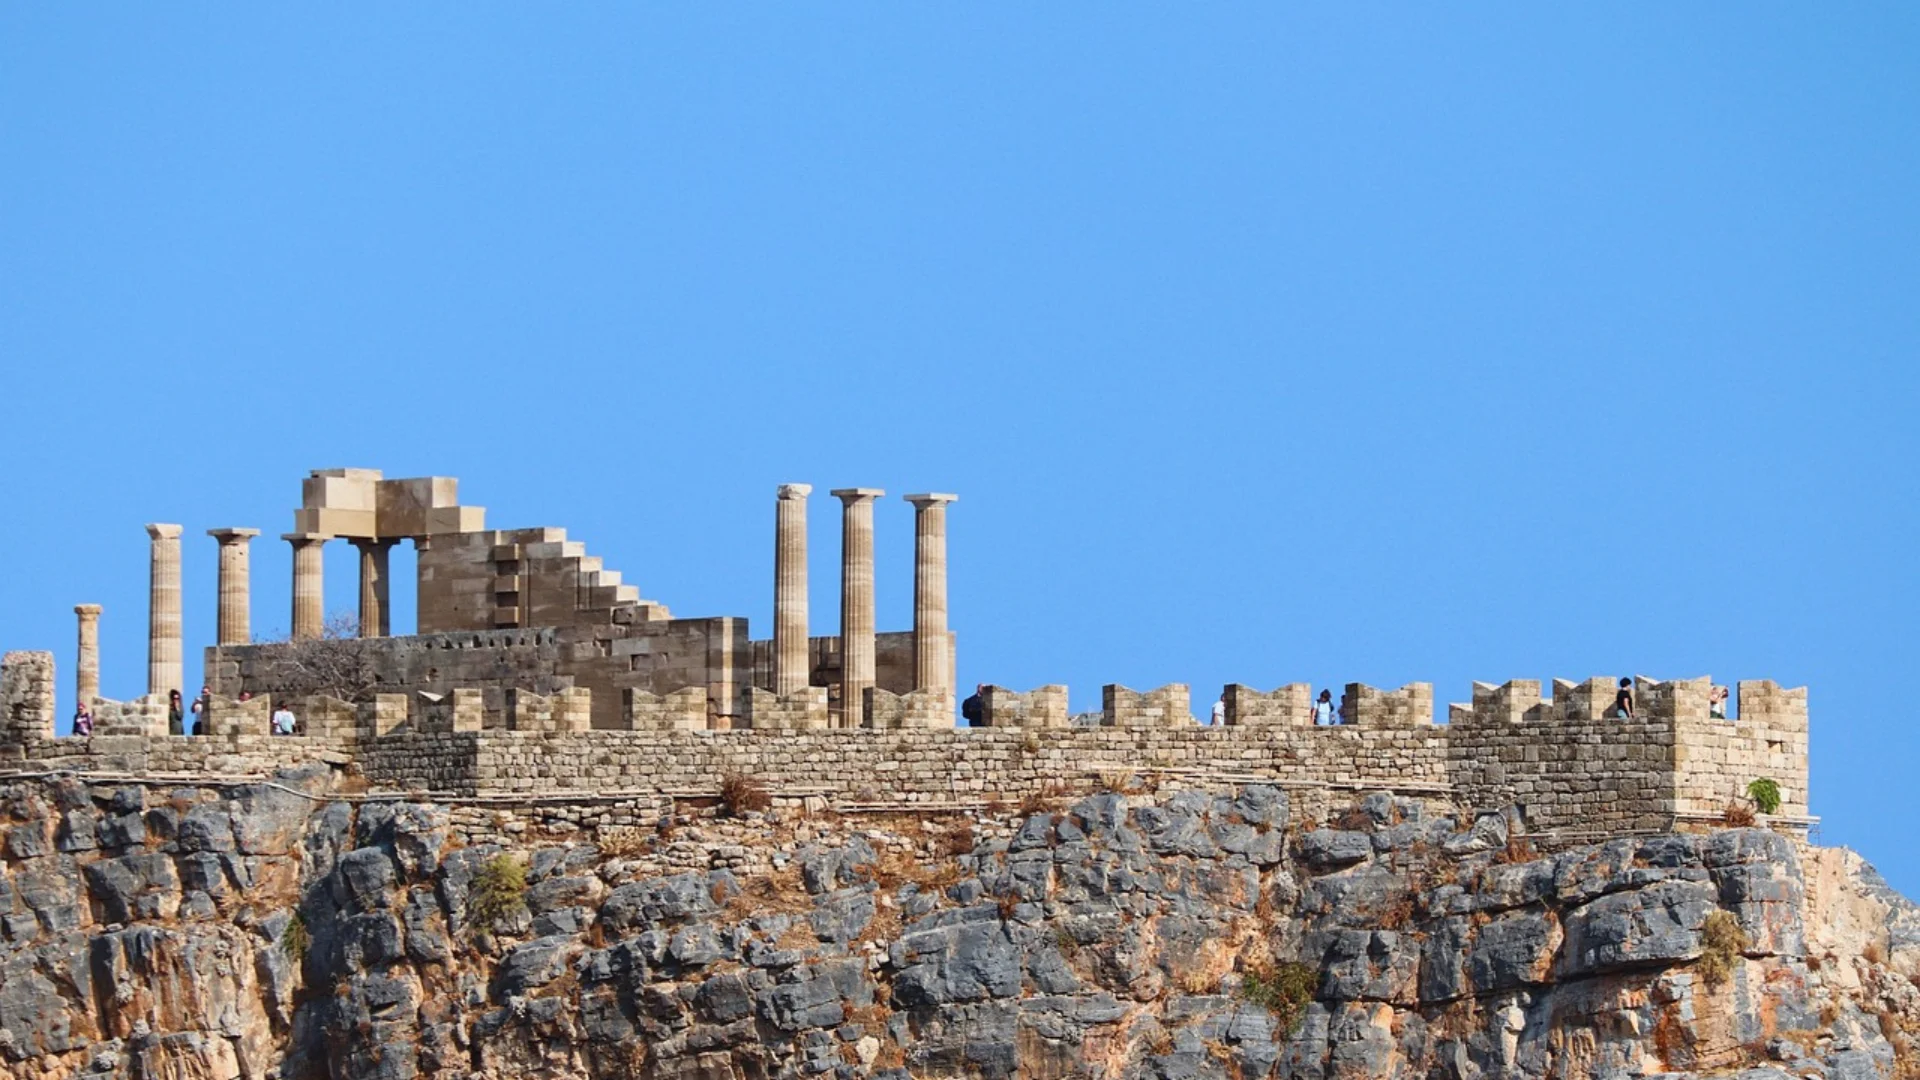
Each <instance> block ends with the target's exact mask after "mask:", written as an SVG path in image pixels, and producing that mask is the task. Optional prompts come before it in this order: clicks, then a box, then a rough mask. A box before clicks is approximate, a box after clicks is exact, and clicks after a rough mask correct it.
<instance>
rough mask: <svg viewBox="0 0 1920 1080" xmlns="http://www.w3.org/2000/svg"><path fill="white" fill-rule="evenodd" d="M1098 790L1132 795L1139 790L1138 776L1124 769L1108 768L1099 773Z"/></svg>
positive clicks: (1113, 793)
mask: <svg viewBox="0 0 1920 1080" xmlns="http://www.w3.org/2000/svg"><path fill="white" fill-rule="evenodd" d="M1100 790H1101V791H1104V792H1107V793H1109V794H1112V795H1132V794H1134V793H1135V792H1137V791H1139V790H1140V778H1139V777H1137V776H1135V775H1134V774H1133V773H1132V772H1130V771H1128V770H1126V769H1109V770H1106V771H1103V772H1102V773H1101V774H1100Z"/></svg>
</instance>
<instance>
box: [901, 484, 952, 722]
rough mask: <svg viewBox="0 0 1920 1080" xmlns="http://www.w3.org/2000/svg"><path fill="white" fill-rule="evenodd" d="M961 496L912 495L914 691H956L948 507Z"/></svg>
mask: <svg viewBox="0 0 1920 1080" xmlns="http://www.w3.org/2000/svg"><path fill="white" fill-rule="evenodd" d="M959 497H960V496H958V495H938V494H927V495H908V496H906V500H907V501H908V502H910V503H912V504H913V509H914V514H913V688H914V689H915V690H949V691H950V690H952V689H953V687H952V686H951V685H949V683H950V682H951V681H952V680H951V679H950V678H949V675H948V672H949V670H950V669H951V668H952V665H953V660H952V658H951V657H949V656H948V655H947V504H948V503H950V502H953V501H954V500H956V499H958V498H959Z"/></svg>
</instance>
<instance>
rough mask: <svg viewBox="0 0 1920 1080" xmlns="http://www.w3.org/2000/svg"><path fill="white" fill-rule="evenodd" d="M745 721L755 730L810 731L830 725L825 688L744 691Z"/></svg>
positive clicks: (756, 688) (757, 688)
mask: <svg viewBox="0 0 1920 1080" xmlns="http://www.w3.org/2000/svg"><path fill="white" fill-rule="evenodd" d="M747 722H748V723H750V724H752V725H753V727H754V729H755V730H757V731H811V730H815V729H820V728H825V727H828V726H829V718H828V714H827V688H826V687H824V686H803V687H801V688H800V689H798V690H795V691H794V692H793V693H791V694H776V693H773V692H772V691H770V690H762V689H760V688H759V687H754V688H753V689H751V690H749V691H747Z"/></svg>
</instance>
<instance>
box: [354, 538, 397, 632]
mask: <svg viewBox="0 0 1920 1080" xmlns="http://www.w3.org/2000/svg"><path fill="white" fill-rule="evenodd" d="M397 542H398V541H394V540H355V541H353V546H354V547H355V548H356V549H357V550H358V551H359V552H360V636H361V637H363V638H375V637H386V636H387V631H388V629H389V615H388V612H387V586H388V584H389V582H388V580H387V554H388V553H389V552H391V551H392V550H393V545H394V544H395V543H397Z"/></svg>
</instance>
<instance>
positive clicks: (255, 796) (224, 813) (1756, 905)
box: [0, 767, 1920, 1080]
mask: <svg viewBox="0 0 1920 1080" xmlns="http://www.w3.org/2000/svg"><path fill="white" fill-rule="evenodd" d="M0 813H4V816H5V823H4V825H0V830H3V831H4V845H3V847H4V857H5V866H6V872H5V879H4V883H0V937H4V944H0V1073H3V1074H4V1075H6V1076H9V1077H69V1076H126V1077H151V1078H166V1080H236V1078H247V1080H256V1078H264V1077H285V1078H308V1077H312V1078H319V1077H332V1078H340V1080H348V1078H351V1080H375V1078H380V1080H400V1078H406V1077H433V1078H454V1077H460V1078H468V1077H487V1078H506V1077H515V1078H536V1077H553V1078H562V1077H567V1078H572V1077H594V1078H614V1077H619V1078H626V1077H655V1076H661V1077H666V1076H673V1077H698V1078H703V1080H704V1078H713V1080H733V1078H742V1080H760V1078H764V1077H774V1076H796V1075H799V1076H813V1075H820V1076H825V1075H829V1074H832V1075H836V1076H840V1077H855V1076H885V1077H892V1078H904V1077H908V1076H912V1077H935V1076H938V1077H946V1076H967V1077H1000V1076H1013V1075H1020V1076H1028V1077H1077V1076H1088V1077H1092V1076H1107V1077H1117V1076H1155V1077H1167V1078H1175V1077H1221V1078H1234V1080H1247V1078H1251V1077H1258V1076H1283V1077H1296V1078H1303V1080H1304V1078H1312V1080H1322V1078H1327V1080H1331V1078H1342V1077H1433V1078H1446V1080H1468V1078H1476V1077H1587V1076H1630V1075H1651V1074H1658V1073H1663V1072H1682V1071H1684V1072H1691V1073H1696V1074H1717V1073H1738V1072H1742V1071H1746V1073H1747V1075H1749V1076H1751V1077H1753V1078H1755V1080H1758V1078H1760V1077H1775V1076H1780V1077H1785V1076H1793V1077H1806V1076H1823V1077H1832V1078H1849V1080H1852V1078H1867V1077H1883V1076H1888V1077H1890V1076H1896V1075H1911V1074H1912V1073H1911V1070H1912V1069H1913V1065H1912V1061H1913V1057H1912V1055H1913V1053H1914V1051H1913V1050H1912V1049H1910V1047H1913V1046H1914V1045H1916V1044H1915V1043H1914V1041H1913V1040H1914V1038H1915V1036H1914V1035H1913V1034H1912V1033H1913V1032H1916V1031H1920V989H1916V987H1915V984H1914V982H1913V981H1912V979H1911V978H1910V977H1911V976H1913V975H1914V974H1915V973H1916V972H1920V913H1916V911H1915V909H1914V907H1913V905H1911V904H1909V903H1908V902H1907V901H1905V900H1904V899H1902V898H1901V897H1899V896H1897V895H1895V894H1894V893H1892V892H1891V891H1890V890H1888V889H1887V888H1886V887H1885V885H1884V884H1883V883H1881V882H1880V881H1879V879H1878V878H1877V876H1875V875H1874V874H1873V872H1872V871H1871V869H1870V868H1868V867H1866V866H1865V865H1864V864H1863V863H1861V862H1860V860H1859V859H1858V858H1857V857H1856V856H1853V855H1852V854H1851V853H1849V852H1845V851H1840V850H1832V849H1819V848H1810V847H1806V846H1804V845H1799V844H1796V843H1794V842H1792V841H1790V840H1789V839H1787V838H1785V837H1783V836H1781V835H1777V834H1775V833H1773V832H1769V831H1766V830H1763V829H1751V828H1749V829H1730V830H1725V831H1718V832H1711V833H1701V834H1678V835H1659V836H1642V837H1633V838H1623V839H1618V840H1614V841H1611V842H1608V843H1603V844H1599V845H1595V846H1589V847H1580V848H1574V849H1569V850H1563V851H1559V852H1554V853H1551V854H1544V853H1536V852H1534V851H1533V850H1532V849H1531V848H1530V847H1529V845H1528V843H1527V841H1526V840H1525V838H1523V837H1519V836H1511V835H1509V829H1508V824H1507V818H1506V816H1504V815H1502V814H1499V813H1487V814H1478V815H1456V814H1452V813H1448V812H1445V810H1444V808H1437V807H1433V806H1428V805H1423V804H1420V803H1417V802H1412V801H1408V800H1402V799H1395V798H1392V797H1390V796H1386V795H1373V796H1369V797H1366V798H1365V799H1363V800H1362V801H1360V802H1359V803H1358V804H1357V805H1355V806H1354V807H1353V809H1352V810H1351V811H1349V812H1347V813H1345V814H1344V815H1342V816H1341V817H1340V818H1339V820H1337V821H1334V822H1315V821H1309V820H1299V819H1298V815H1295V814H1292V813H1290V808H1289V799H1288V798H1287V796H1286V794H1285V793H1284V792H1282V791H1281V790H1279V789H1277V788H1273V787H1264V786H1257V785H1255V786H1246V787H1241V788H1238V789H1235V790H1232V791H1227V792H1212V793H1209V792H1201V791H1182V792H1169V791H1162V792H1159V793H1154V794H1145V793H1140V794H1120V793H1110V794H1101V795H1095V796H1091V797H1085V798H1079V799H1076V800H1065V799H1063V800H1060V801H1058V802H1057V803H1053V804H1049V803H1047V802H1045V801H1044V800H1040V799H1034V800H1030V802H1029V803H1028V804H1027V805H1025V806H1022V807H1020V808H1017V809H1014V808H1007V809H1004V810H993V809H989V810H983V811H978V812H974V813H969V814H949V815H945V816H937V815H936V816H930V815H925V814H922V815H916V816H912V817H908V816H904V815H902V816H890V815H884V814H866V815H846V816H836V815H832V814H826V813H814V814H807V813H805V812H803V810H802V809H800V808H791V809H780V810H775V811H770V812H765V813H761V812H744V813H741V814H739V815H730V814H727V813H725V812H724V811H723V810H722V809H721V808H717V807H716V808H705V809H697V810H695V809H688V808H686V807H682V808H680V810H679V811H678V812H672V811H668V812H666V813H663V814H655V815H634V816H632V817H631V818H630V819H629V820H628V823H624V824H623V823H621V821H620V820H619V818H616V817H610V816H609V815H607V814H606V813H604V812H597V813H596V812H593V811H592V810H591V809H590V808H589V809H587V810H583V811H582V812H581V813H579V814H577V815H572V816H569V817H567V818H566V819H565V820H563V821H562V822H561V823H560V824H558V825H554V824H553V819H552V817H551V816H549V817H547V818H545V819H542V820H545V821H547V822H548V826H547V827H542V826H539V825H537V824H536V825H533V826H530V825H529V824H528V820H529V819H528V818H526V816H525V815H523V814H521V813H520V812H519V811H518V810H516V809H515V808H513V807H510V806H505V805H502V806H500V807H498V808H494V809H488V808H486V807H474V806H460V807H449V806H446V805H438V804H434V803H430V802H424V801H406V800H396V799H389V798H377V797H371V796H356V795H352V794H349V793H346V792H343V791H342V790H339V788H338V785H337V783H336V779H335V777H334V776H333V775H332V774H331V773H330V772H329V771H328V770H327V769H326V768H325V767H314V768H312V769H309V770H304V771H296V772H291V773H286V774H283V775H281V776H280V777H278V778H277V779H276V780H275V781H273V782H270V783H254V784H239V785H223V786H192V785H182V786H167V785H161V784H156V783H152V782H132V781H127V782H107V781H104V780H95V781H92V782H89V781H87V780H84V779H80V778H73V777H57V776H56V777H40V778H19V779H15V780H12V781H9V782H7V783H6V784H5V785H4V786H0ZM496 841H505V842H504V843H502V842H496Z"/></svg>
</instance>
